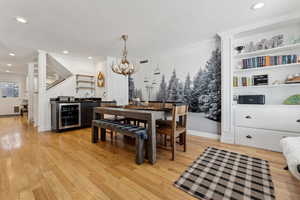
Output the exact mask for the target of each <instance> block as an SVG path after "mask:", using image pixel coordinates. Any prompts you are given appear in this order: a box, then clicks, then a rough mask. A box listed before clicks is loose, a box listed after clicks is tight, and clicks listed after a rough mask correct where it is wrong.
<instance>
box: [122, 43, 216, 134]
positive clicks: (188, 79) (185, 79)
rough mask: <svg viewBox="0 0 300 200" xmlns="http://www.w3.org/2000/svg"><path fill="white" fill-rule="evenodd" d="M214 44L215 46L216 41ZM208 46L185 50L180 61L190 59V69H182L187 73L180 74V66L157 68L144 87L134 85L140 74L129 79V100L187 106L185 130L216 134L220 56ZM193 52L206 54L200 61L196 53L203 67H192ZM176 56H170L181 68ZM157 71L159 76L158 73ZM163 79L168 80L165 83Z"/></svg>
mask: <svg viewBox="0 0 300 200" xmlns="http://www.w3.org/2000/svg"><path fill="white" fill-rule="evenodd" d="M214 42H215V43H218V41H217V40H216V41H214ZM206 45H207V44H206ZM208 45H211V46H209V47H207V46H203V45H199V47H197V48H193V49H192V50H190V49H188V53H186V54H185V56H184V59H189V58H190V59H193V60H195V61H194V62H191V63H190V64H189V65H191V66H190V67H186V69H187V70H183V69H182V67H180V66H178V67H173V68H171V69H170V68H169V69H168V70H166V69H164V70H162V69H161V68H163V67H162V66H160V65H159V64H158V65H157V66H155V67H154V70H153V71H154V73H152V74H151V76H152V79H149V78H144V80H143V82H144V83H142V81H139V83H138V84H137V82H138V81H136V79H137V76H140V77H141V76H143V74H139V75H136V76H135V77H129V79H128V80H129V99H130V100H132V99H133V98H140V99H141V100H152V101H153V100H154V101H161V102H185V103H187V104H188V105H189V112H190V113H189V116H188V124H189V125H188V126H189V127H188V128H189V129H192V130H195V131H199V132H208V133H215V134H219V126H220V121H221V52H220V49H219V45H218V44H214V45H212V44H211V43H208ZM197 50H200V51H201V50H202V51H205V50H210V52H209V53H207V56H203V57H202V58H201V53H200V52H199V53H200V54H199V59H202V60H203V59H206V61H202V63H205V64H202V66H198V67H196V66H197V63H196V62H197V60H196V59H195V55H197V52H196V51H197ZM183 51H187V50H183ZM177 54H180V51H179V52H177V53H175V54H174V55H171V56H172V57H176V59H177V60H179V59H180V61H179V62H180V63H182V65H183V66H184V63H185V62H184V60H182V58H177ZM166 57H167V56H166ZM161 63H164V62H163V61H162V62H161ZM199 63H200V62H199ZM170 65H172V64H170ZM200 65H201V64H200ZM179 67H180V68H179ZM195 67H196V69H195ZM188 69H191V70H188ZM160 71H163V72H161V73H160ZM178 71H179V73H178ZM195 71H196V72H195ZM167 77H169V78H168V80H167Z"/></svg>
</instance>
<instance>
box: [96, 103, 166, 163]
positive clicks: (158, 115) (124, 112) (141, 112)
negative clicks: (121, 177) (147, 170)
mask: <svg viewBox="0 0 300 200" xmlns="http://www.w3.org/2000/svg"><path fill="white" fill-rule="evenodd" d="M166 113H167V110H164V109H159V108H145V107H144V108H142V107H134V108H133V107H132V108H111V107H95V108H94V115H93V118H94V119H104V115H114V116H123V117H125V118H131V119H137V120H143V121H146V122H147V134H148V142H147V149H148V160H149V162H150V163H151V164H154V163H155V162H156V120H159V119H164V118H165V116H166Z"/></svg>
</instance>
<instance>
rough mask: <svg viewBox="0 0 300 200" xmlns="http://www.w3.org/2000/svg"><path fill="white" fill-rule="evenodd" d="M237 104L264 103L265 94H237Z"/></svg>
mask: <svg viewBox="0 0 300 200" xmlns="http://www.w3.org/2000/svg"><path fill="white" fill-rule="evenodd" d="M238 104H265V95H239V97H238Z"/></svg>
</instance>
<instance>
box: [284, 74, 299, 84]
mask: <svg viewBox="0 0 300 200" xmlns="http://www.w3.org/2000/svg"><path fill="white" fill-rule="evenodd" d="M285 83H286V84H293V83H300V74H298V73H297V74H294V75H289V76H288V77H287V80H286V82H285Z"/></svg>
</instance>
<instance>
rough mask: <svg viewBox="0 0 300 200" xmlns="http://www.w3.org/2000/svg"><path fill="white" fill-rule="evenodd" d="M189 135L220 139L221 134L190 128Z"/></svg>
mask: <svg viewBox="0 0 300 200" xmlns="http://www.w3.org/2000/svg"><path fill="white" fill-rule="evenodd" d="M187 133H188V135H194V136H200V137H206V138H210V139H214V140H220V137H221V135H217V134H213V133H207V132H201V131H195V130H188V131H187Z"/></svg>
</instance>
